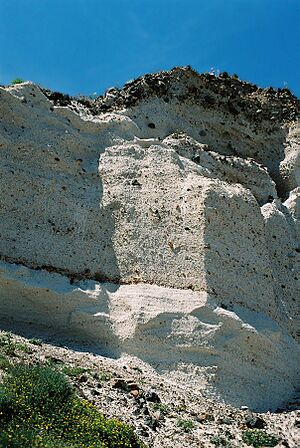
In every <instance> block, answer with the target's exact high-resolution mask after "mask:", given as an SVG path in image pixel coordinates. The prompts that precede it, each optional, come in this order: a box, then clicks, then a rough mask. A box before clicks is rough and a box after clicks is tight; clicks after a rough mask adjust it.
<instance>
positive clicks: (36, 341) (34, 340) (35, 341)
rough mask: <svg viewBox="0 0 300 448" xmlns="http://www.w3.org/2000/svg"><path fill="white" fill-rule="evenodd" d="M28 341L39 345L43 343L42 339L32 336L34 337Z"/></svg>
mask: <svg viewBox="0 0 300 448" xmlns="http://www.w3.org/2000/svg"><path fill="white" fill-rule="evenodd" d="M28 342H29V343H30V344H33V345H39V346H41V345H42V341H41V339H36V338H32V339H29V340H28Z"/></svg>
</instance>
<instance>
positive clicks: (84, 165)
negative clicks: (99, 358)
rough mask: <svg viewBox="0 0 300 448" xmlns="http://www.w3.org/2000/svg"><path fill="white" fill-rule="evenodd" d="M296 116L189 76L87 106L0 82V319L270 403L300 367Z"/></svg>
mask: <svg viewBox="0 0 300 448" xmlns="http://www.w3.org/2000/svg"><path fill="white" fill-rule="evenodd" d="M296 113H297V99H296V98H295V97H293V96H292V95H291V94H290V93H289V92H287V91H282V92H277V93H276V92H275V91H273V90H271V91H268V90H263V89H258V88H256V87H255V86H252V85H249V84H247V83H243V82H241V81H239V80H233V79H231V78H221V77H220V78H218V77H215V76H213V77H210V76H207V75H198V74H196V73H195V72H193V71H192V70H190V69H189V68H185V69H175V70H173V71H171V72H166V73H161V74H158V75H149V76H148V75H147V76H145V77H144V78H141V79H139V80H136V81H134V82H133V83H129V84H128V85H126V86H125V87H124V89H123V90H121V91H120V90H118V89H111V90H110V91H109V92H108V93H107V94H106V95H105V96H104V97H103V98H98V99H96V100H95V101H91V100H88V99H86V100H78V99H75V98H70V97H68V96H64V95H59V94H56V93H54V92H52V93H51V92H50V91H47V90H43V89H40V88H39V87H38V86H36V85H33V84H31V83H24V84H21V85H17V86H11V87H7V88H0V170H1V179H0V182H1V193H2V194H1V198H0V235H1V239H0V255H1V258H2V260H3V264H2V268H1V279H0V285H1V290H0V303H1V315H2V316H3V317H4V316H5V317H6V318H7V317H12V318H15V319H16V320H18V321H26V322H29V321H30V322H32V323H34V324H37V323H43V325H45V326H47V327H51V326H52V327H53V328H56V329H57V331H59V332H61V334H69V335H73V336H72V337H74V335H77V338H80V337H83V338H85V337H88V338H89V339H91V340H93V343H94V344H98V346H99V347H101V351H102V352H107V353H108V354H111V355H113V356H121V354H122V353H128V354H130V355H132V356H138V357H140V358H141V359H143V360H145V361H146V362H149V363H151V364H152V365H153V366H158V365H159V366H160V367H159V369H161V370H163V371H168V372H169V374H170V375H171V372H172V371H173V372H176V371H178V372H181V373H180V374H181V375H183V372H186V376H187V378H188V381H195V382H196V383H197V378H198V379H199V384H201V387H206V388H207V390H208V391H209V390H211V393H213V394H216V395H218V396H220V397H223V398H225V399H226V400H228V401H230V402H232V403H234V404H243V403H248V404H249V405H250V406H254V407H256V408H268V407H269V406H277V405H278V404H279V403H280V401H281V400H283V399H284V398H285V397H288V396H289V395H290V394H292V392H293V390H294V388H296V385H297V361H298V359H299V358H298V356H299V351H298V348H297V345H296V343H295V340H294V338H295V337H296V336H297V329H298V327H297V325H298V324H297V315H298V309H299V305H298V301H297V300H298V298H299V289H297V288H299V284H298V283H297V282H299V272H298V270H297V266H298V265H299V173H298V171H299V166H298V165H299V163H298V162H299V130H298V127H297V122H296ZM284 201H285V202H284ZM14 263H17V264H14ZM21 265H23V267H21ZM47 271H48V272H47ZM49 271H50V273H49ZM78 282H79V283H78ZM85 282H86V283H85ZM297 284H298V286H297ZM157 368H158V367H157ZM193 372H194V373H193ZM268 372H269V373H268ZM174 374H175V373H174ZM274 378H276V379H274ZM199 387H200V386H199ZM275 396H276V397H275Z"/></svg>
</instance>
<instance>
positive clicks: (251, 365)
mask: <svg viewBox="0 0 300 448" xmlns="http://www.w3.org/2000/svg"><path fill="white" fill-rule="evenodd" d="M0 286H1V288H0V304H1V316H2V319H3V318H6V319H9V318H11V317H12V316H13V317H14V320H15V321H16V322H19V323H21V324H22V326H24V325H26V324H27V325H30V326H31V327H32V325H34V326H35V328H36V329H37V330H36V331H40V332H41V334H42V331H43V330H44V331H47V330H48V333H47V334H48V337H49V329H50V330H52V337H53V338H54V339H55V340H60V341H61V342H64V343H67V344H68V343H70V341H73V343H76V342H77V343H78V341H79V342H81V343H88V344H89V345H88V346H89V347H91V349H92V350H93V351H95V352H96V353H100V354H104V355H106V356H111V357H122V356H123V355H125V356H126V357H127V359H128V356H132V357H134V358H139V359H141V360H142V361H144V362H146V363H148V364H150V365H151V366H152V367H153V368H155V369H156V370H158V372H160V373H161V374H162V375H165V376H167V377H168V376H169V377H170V379H172V378H173V381H174V380H175V379H176V381H178V382H179V383H180V382H182V383H184V382H186V381H188V382H189V383H191V384H194V387H195V388H196V389H197V390H198V391H203V393H207V394H208V395H210V396H211V397H216V398H218V399H223V400H224V399H225V400H226V401H227V402H228V403H231V404H233V405H235V406H241V405H242V404H244V405H245V404H246V405H247V406H248V407H250V408H251V409H254V410H256V409H257V410H260V411H266V410H268V409H269V408H276V407H277V406H279V405H281V404H282V402H284V400H286V399H287V397H289V396H293V394H294V393H295V389H296V387H297V377H298V369H297V366H298V363H299V361H300V357H299V349H298V347H297V344H296V342H295V341H294V340H293V339H292V338H291V337H290V336H289V335H288V334H287V333H285V332H284V331H282V329H281V328H280V327H279V326H278V324H276V323H275V322H274V321H272V319H270V318H267V317H266V316H265V315H264V314H262V313H259V312H256V311H249V309H248V308H247V307H240V306H237V307H236V308H235V311H234V312H233V311H228V310H225V309H224V308H220V307H218V306H217V305H216V303H215V302H214V300H213V299H212V298H211V297H210V296H209V295H208V294H207V293H205V292H195V291H189V290H187V291H184V290H181V289H174V288H164V287H159V286H156V285H149V284H143V283H141V284H139V285H116V284H111V283H97V282H95V281H91V280H89V281H78V282H75V283H74V284H70V282H69V280H68V279H67V278H66V277H64V276H61V275H59V274H53V273H52V274H51V273H49V272H47V271H43V270H40V271H36V270H32V269H28V268H26V267H24V266H18V265H14V264H9V263H5V262H0ZM20 328H21V327H20ZM50 334H51V333H50ZM85 347H87V346H85ZM85 349H86V348H85ZM174 371H177V373H176V375H175V376H174Z"/></svg>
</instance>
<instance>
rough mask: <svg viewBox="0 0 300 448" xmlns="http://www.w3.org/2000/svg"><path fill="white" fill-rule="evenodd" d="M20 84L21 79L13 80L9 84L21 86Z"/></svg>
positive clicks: (22, 80)
mask: <svg viewBox="0 0 300 448" xmlns="http://www.w3.org/2000/svg"><path fill="white" fill-rule="evenodd" d="M22 82H24V79H22V78H15V79H13V80H12V81H11V84H21V83H22Z"/></svg>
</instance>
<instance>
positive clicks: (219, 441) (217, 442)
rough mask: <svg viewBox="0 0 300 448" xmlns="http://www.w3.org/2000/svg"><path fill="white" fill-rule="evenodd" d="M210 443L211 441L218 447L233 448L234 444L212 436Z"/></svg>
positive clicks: (220, 437)
mask: <svg viewBox="0 0 300 448" xmlns="http://www.w3.org/2000/svg"><path fill="white" fill-rule="evenodd" d="M210 441H211V443H213V444H214V445H216V446H221V447H222V446H223V447H225V448H232V443H231V442H230V441H229V440H227V439H226V438H225V437H223V436H212V438H211V439H210Z"/></svg>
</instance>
